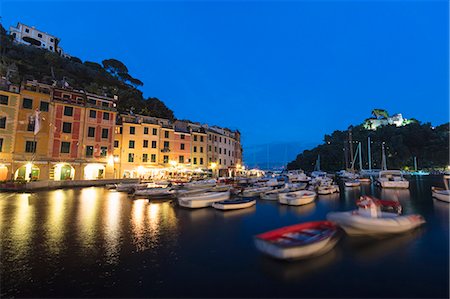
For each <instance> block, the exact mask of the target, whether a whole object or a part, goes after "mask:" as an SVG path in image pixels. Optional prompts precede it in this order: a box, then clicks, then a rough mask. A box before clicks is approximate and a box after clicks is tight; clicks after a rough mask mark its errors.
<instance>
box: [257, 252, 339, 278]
mask: <svg viewBox="0 0 450 299" xmlns="http://www.w3.org/2000/svg"><path fill="white" fill-rule="evenodd" d="M340 259H341V253H340V251H339V249H338V248H334V249H333V250H331V251H329V252H327V253H325V254H324V255H321V256H317V257H314V258H311V259H306V260H299V261H292V262H286V261H279V260H275V259H272V258H270V257H267V256H262V255H261V256H260V258H259V260H258V264H259V266H260V267H261V269H262V271H263V272H264V273H265V274H267V275H269V276H270V277H272V278H275V279H277V280H281V281H283V282H296V281H301V280H302V279H304V278H305V277H307V276H308V277H309V276H313V275H315V274H318V273H320V272H322V271H324V270H325V269H326V268H328V267H329V266H331V265H332V264H334V263H336V262H337V261H339V260H340Z"/></svg>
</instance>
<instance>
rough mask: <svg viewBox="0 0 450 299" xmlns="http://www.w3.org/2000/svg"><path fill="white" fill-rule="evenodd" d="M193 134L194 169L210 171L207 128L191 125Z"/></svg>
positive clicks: (192, 155) (192, 160) (192, 163)
mask: <svg viewBox="0 0 450 299" xmlns="http://www.w3.org/2000/svg"><path fill="white" fill-rule="evenodd" d="M190 127H191V134H192V140H191V142H192V145H191V165H192V167H193V168H194V169H196V168H200V169H208V142H207V139H208V134H207V133H206V130H205V128H203V127H202V126H200V125H197V124H192V123H191V124H190Z"/></svg>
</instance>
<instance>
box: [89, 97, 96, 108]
mask: <svg viewBox="0 0 450 299" xmlns="http://www.w3.org/2000/svg"><path fill="white" fill-rule="evenodd" d="M87 103H88V104H91V105H93V106H95V105H97V101H96V100H94V99H90V98H88V99H87Z"/></svg>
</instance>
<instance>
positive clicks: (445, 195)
mask: <svg viewBox="0 0 450 299" xmlns="http://www.w3.org/2000/svg"><path fill="white" fill-rule="evenodd" d="M431 193H432V195H433V197H434V198H436V199H438V200H440V201H444V202H449V203H450V191H449V190H437V189H434V188H433V189H432V191H431Z"/></svg>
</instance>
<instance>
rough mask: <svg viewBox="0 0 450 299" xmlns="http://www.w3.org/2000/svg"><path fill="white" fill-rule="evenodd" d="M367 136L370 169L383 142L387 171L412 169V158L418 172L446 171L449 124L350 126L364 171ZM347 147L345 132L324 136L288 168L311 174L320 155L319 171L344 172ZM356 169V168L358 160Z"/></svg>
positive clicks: (376, 162)
mask: <svg viewBox="0 0 450 299" xmlns="http://www.w3.org/2000/svg"><path fill="white" fill-rule="evenodd" d="M368 137H370V139H371V155H372V168H378V169H380V168H381V156H382V149H381V148H382V142H385V152H386V159H387V168H388V169H414V157H417V162H418V168H419V169H431V168H446V167H447V165H449V123H446V124H443V125H440V126H437V127H433V126H432V125H431V124H430V123H424V124H421V123H420V122H412V123H410V124H408V125H406V126H402V127H396V126H395V125H387V126H381V127H378V128H377V129H376V130H375V131H372V130H367V129H365V128H364V127H363V125H359V126H356V127H353V128H352V139H353V152H355V151H356V147H357V145H358V142H361V145H362V160H363V168H364V169H367V168H368V152H367V144H368V142H367V141H368ZM348 144H349V132H348V131H347V130H346V131H334V132H333V133H332V134H331V135H325V137H324V143H323V144H321V145H319V146H317V147H315V148H313V149H311V150H305V151H303V152H302V153H301V154H299V155H298V156H297V158H296V159H295V160H294V161H292V162H290V163H289V164H288V166H287V167H288V169H303V170H305V171H312V170H314V165H315V162H316V159H317V156H318V155H319V154H320V166H321V167H320V168H321V169H322V170H325V171H338V170H341V169H345V161H346V159H345V153H347V155H348V157H349V156H350V154H349V152H350V151H349V146H348ZM346 145H347V149H346V150H344V148H345V146H346ZM349 160H350V158H348V161H349ZM348 163H349V164H348V165H350V162H348ZM355 167H356V168H358V167H359V165H358V160H356V163H355Z"/></svg>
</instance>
